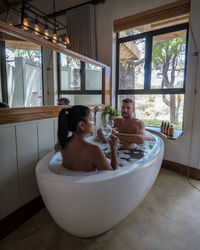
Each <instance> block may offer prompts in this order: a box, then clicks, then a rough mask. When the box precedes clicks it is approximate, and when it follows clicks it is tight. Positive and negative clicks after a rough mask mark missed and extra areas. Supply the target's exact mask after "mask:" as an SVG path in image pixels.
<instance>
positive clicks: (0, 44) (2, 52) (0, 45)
mask: <svg viewBox="0 0 200 250" xmlns="http://www.w3.org/2000/svg"><path fill="white" fill-rule="evenodd" d="M0 57H1V89H2V99H3V101H4V102H6V103H8V87H7V74H6V47H5V42H4V41H0Z"/></svg>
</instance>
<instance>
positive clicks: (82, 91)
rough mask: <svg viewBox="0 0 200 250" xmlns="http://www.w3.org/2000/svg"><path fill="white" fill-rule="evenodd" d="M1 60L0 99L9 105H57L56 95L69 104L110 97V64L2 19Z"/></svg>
mask: <svg viewBox="0 0 200 250" xmlns="http://www.w3.org/2000/svg"><path fill="white" fill-rule="evenodd" d="M57 52H60V53H57ZM0 59H1V78H0V82H1V84H0V86H1V87H0V101H2V100H3V101H6V102H7V103H8V104H9V106H10V107H12V108H15V107H39V106H47V105H56V104H57V98H58V97H59V98H61V97H66V98H68V99H70V102H71V103H70V104H72V105H73V104H85V105H90V104H102V103H105V100H108V99H110V68H109V67H107V66H106V65H104V64H101V63H99V62H97V61H94V60H92V59H89V58H87V57H85V56H82V55H80V54H78V53H75V52H73V51H70V50H68V49H66V48H63V47H61V46H59V45H56V44H53V43H51V42H49V41H46V40H45V39H43V38H41V37H38V36H36V35H34V34H31V33H28V32H25V31H23V30H21V29H18V28H15V27H13V26H10V25H8V24H5V23H2V22H0ZM106 95H107V96H106Z"/></svg>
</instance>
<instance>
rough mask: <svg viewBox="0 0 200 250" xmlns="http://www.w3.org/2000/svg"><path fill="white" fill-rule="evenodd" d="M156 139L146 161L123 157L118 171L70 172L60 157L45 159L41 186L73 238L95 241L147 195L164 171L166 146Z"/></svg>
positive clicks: (39, 170)
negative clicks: (86, 238) (95, 237)
mask: <svg viewBox="0 0 200 250" xmlns="http://www.w3.org/2000/svg"><path fill="white" fill-rule="evenodd" d="M153 138H154V143H153V146H152V145H151V147H150V146H149V150H148V152H146V153H145V155H144V156H143V157H142V158H140V159H137V160H136V159H134V161H133V162H131V161H129V160H126V159H125V158H123V157H122V159H121V163H120V165H121V167H120V168H119V169H117V170H115V171H94V172H89V173H87V172H79V171H78V172H77V171H71V170H67V169H65V168H63V167H62V166H61V155H60V153H57V154H55V155H54V152H50V153H49V154H47V155H46V156H45V157H44V158H43V159H41V160H40V161H39V163H38V164H37V167H36V178H37V183H38V186H39V190H40V193H41V196H42V199H43V201H44V203H45V205H46V208H47V209H48V211H49V213H50V214H51V216H52V217H53V219H54V220H55V222H56V223H57V224H58V225H59V226H60V227H62V228H63V229H64V230H66V231H67V232H69V233H71V234H72V235H75V236H79V237H92V236H95V235H98V234H101V233H103V232H105V231H107V230H109V229H111V228H112V227H113V226H115V225H116V224H117V223H119V222H120V221H122V220H123V219H124V218H125V217H127V216H128V215H129V214H130V213H131V212H132V211H133V209H134V208H135V207H136V206H137V205H138V204H139V203H140V202H141V201H142V200H143V199H144V197H145V196H146V195H147V193H148V192H149V190H150V189H151V187H152V185H153V183H154V181H155V179H156V177H157V175H158V173H159V170H160V166H161V163H162V159H163V153H164V143H163V141H162V139H160V138H159V137H158V136H153ZM77 156H78V152H77ZM126 163H127V164H126ZM122 165H123V166H122Z"/></svg>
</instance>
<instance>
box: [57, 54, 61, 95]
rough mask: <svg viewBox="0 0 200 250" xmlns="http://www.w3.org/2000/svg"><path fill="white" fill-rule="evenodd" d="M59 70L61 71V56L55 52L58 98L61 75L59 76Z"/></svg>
mask: <svg viewBox="0 0 200 250" xmlns="http://www.w3.org/2000/svg"><path fill="white" fill-rule="evenodd" d="M60 71H61V56H60V53H59V52H57V81H58V85H57V86H58V98H60V95H61V76H60Z"/></svg>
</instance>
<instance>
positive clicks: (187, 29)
mask: <svg viewBox="0 0 200 250" xmlns="http://www.w3.org/2000/svg"><path fill="white" fill-rule="evenodd" d="M188 37H189V25H187V28H186V48H185V69H184V80H183V88H184V91H185V83H186V69H187V54H188Z"/></svg>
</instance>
